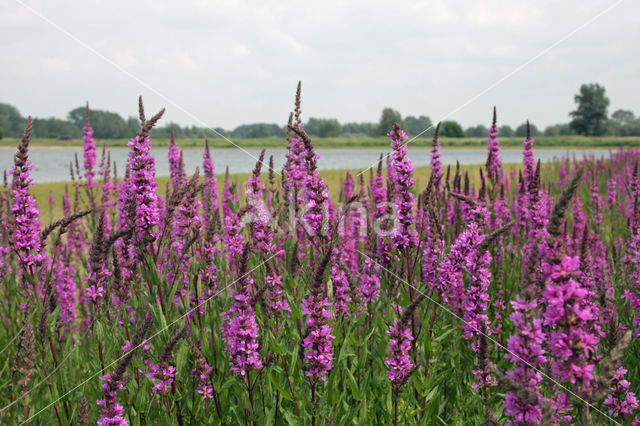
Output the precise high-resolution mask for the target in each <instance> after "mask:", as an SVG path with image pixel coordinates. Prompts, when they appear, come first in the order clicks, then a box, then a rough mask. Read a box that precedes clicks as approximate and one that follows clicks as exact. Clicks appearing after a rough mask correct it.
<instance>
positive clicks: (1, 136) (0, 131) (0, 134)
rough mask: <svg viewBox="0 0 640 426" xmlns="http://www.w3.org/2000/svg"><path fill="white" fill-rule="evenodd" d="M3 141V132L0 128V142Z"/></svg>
mask: <svg viewBox="0 0 640 426" xmlns="http://www.w3.org/2000/svg"><path fill="white" fill-rule="evenodd" d="M2 139H4V130H3V129H2V127H0V141H1V140H2Z"/></svg>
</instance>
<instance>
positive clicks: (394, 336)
mask: <svg viewBox="0 0 640 426" xmlns="http://www.w3.org/2000/svg"><path fill="white" fill-rule="evenodd" d="M387 334H388V335H389V353H390V356H388V357H387V358H385V360H384V363H385V364H386V365H387V367H388V368H387V377H388V378H389V381H390V382H391V383H392V384H393V385H394V387H395V386H399V385H401V384H403V383H404V382H405V379H406V378H407V376H408V375H409V374H410V373H411V370H412V369H413V362H412V361H411V358H410V357H409V351H410V350H411V341H413V336H412V335H411V330H409V327H407V326H406V324H402V323H399V321H398V320H396V321H395V323H394V325H392V326H390V327H389V330H387Z"/></svg>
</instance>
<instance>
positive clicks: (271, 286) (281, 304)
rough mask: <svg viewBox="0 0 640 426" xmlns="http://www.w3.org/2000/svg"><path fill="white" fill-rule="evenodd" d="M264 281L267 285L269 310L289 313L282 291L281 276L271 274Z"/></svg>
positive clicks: (287, 303) (289, 309)
mask: <svg viewBox="0 0 640 426" xmlns="http://www.w3.org/2000/svg"><path fill="white" fill-rule="evenodd" d="M264 280H265V282H266V283H267V285H268V290H267V299H268V301H269V308H270V309H273V310H274V311H276V312H291V308H290V307H289V302H287V297H286V294H285V293H284V290H283V285H282V276H281V275H278V274H271V275H267V276H266V277H264Z"/></svg>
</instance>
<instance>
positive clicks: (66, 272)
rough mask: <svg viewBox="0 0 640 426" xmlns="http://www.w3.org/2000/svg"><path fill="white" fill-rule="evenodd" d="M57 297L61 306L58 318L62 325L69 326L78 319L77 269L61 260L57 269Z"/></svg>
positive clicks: (57, 264) (57, 263)
mask: <svg viewBox="0 0 640 426" xmlns="http://www.w3.org/2000/svg"><path fill="white" fill-rule="evenodd" d="M54 274H55V282H56V297H57V300H58V305H59V306H60V313H59V315H58V318H59V320H60V322H61V323H62V324H69V323H71V322H73V320H75V319H76V316H77V314H76V300H77V295H76V283H75V280H74V275H75V267H74V266H73V265H72V264H65V263H64V262H63V261H62V260H61V259H58V261H57V262H56V268H55V272H54Z"/></svg>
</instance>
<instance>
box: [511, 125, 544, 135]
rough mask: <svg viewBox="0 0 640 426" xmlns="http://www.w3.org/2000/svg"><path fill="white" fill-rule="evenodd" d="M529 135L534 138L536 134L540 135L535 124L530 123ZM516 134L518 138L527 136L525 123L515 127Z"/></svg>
mask: <svg viewBox="0 0 640 426" xmlns="http://www.w3.org/2000/svg"><path fill="white" fill-rule="evenodd" d="M530 126H531V136H533V137H534V138H535V137H536V136H540V130H538V128H537V127H536V125H535V124H531V125H530ZM516 136H517V137H519V138H524V137H526V136H527V123H522V124H521V125H519V126H518V127H517V128H516Z"/></svg>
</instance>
